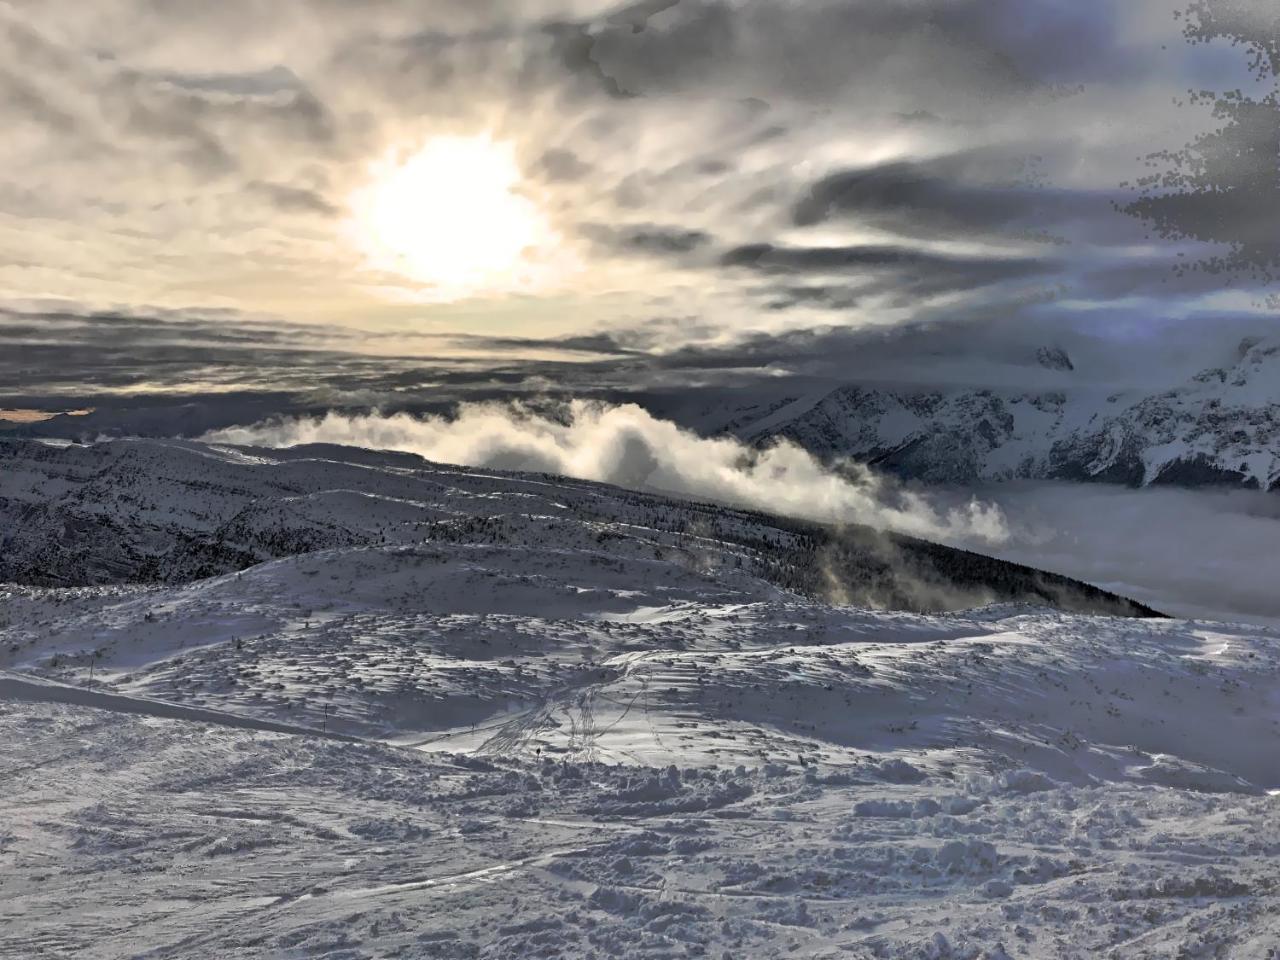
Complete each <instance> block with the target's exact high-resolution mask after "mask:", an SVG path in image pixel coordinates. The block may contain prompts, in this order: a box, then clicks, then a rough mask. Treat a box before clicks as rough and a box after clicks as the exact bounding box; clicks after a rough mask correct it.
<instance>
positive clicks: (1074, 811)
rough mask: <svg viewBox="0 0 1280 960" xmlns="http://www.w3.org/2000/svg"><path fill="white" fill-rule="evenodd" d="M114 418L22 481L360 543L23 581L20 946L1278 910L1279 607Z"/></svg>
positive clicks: (5, 637)
mask: <svg viewBox="0 0 1280 960" xmlns="http://www.w3.org/2000/svg"><path fill="white" fill-rule="evenodd" d="M124 448H126V449H125V450H122V449H121V448H118V447H116V446H115V445H107V447H106V449H97V448H90V449H89V450H87V451H86V450H78V451H72V453H73V454H74V455H75V456H74V457H70V458H69V459H66V460H58V459H57V454H58V453H59V452H58V451H53V452H52V454H51V457H52V459H44V460H41V459H39V458H38V457H33V458H32V459H31V460H30V461H23V462H22V463H21V464H20V465H19V467H20V468H19V469H18V470H16V471H15V473H16V474H23V473H24V472H27V473H28V474H30V473H31V471H37V470H38V472H39V473H40V474H41V476H42V477H43V480H42V482H43V483H46V484H49V485H51V487H52V488H53V490H55V491H56V492H57V494H58V495H59V496H73V495H75V494H76V493H78V494H79V495H80V498H79V501H78V503H79V508H80V509H81V510H84V511H85V512H86V513H87V514H89V515H96V516H102V515H103V512H104V511H105V510H106V507H107V505H108V504H113V505H114V504H117V500H116V499H115V497H116V496H119V497H120V498H121V500H120V502H121V503H123V504H127V506H125V507H116V508H114V509H115V512H113V513H112V514H111V515H112V516H114V517H119V518H130V519H131V520H133V521H134V522H135V523H136V522H137V521H138V520H140V519H147V520H148V521H149V522H151V521H154V528H153V529H154V530H155V531H161V532H163V531H170V532H171V528H170V526H169V525H170V524H176V527H175V528H181V529H184V530H188V531H197V532H199V536H203V535H204V533H203V532H204V531H207V530H210V529H230V528H228V527H227V526H226V524H227V521H226V519H225V518H226V516H227V515H228V514H227V511H230V514H229V515H230V516H232V517H234V518H235V519H236V523H237V526H235V528H234V529H235V531H236V532H235V535H234V538H233V537H232V536H231V535H230V534H228V535H227V537H226V538H224V541H223V544H224V546H223V547H220V548H218V550H215V549H213V547H212V546H210V545H209V543H207V542H206V543H202V542H200V541H199V536H197V534H196V533H192V534H191V536H192V537H193V538H194V539H193V540H192V541H191V543H192V544H195V546H192V547H191V549H192V550H195V549H196V547H198V548H199V551H200V552H199V556H201V557H204V558H205V562H208V563H213V562H214V559H216V558H219V557H222V556H223V555H224V554H223V553H220V552H219V550H228V551H229V550H232V548H233V547H234V550H235V551H240V552H241V553H243V554H244V555H245V556H246V557H248V556H250V555H253V554H255V552H257V551H263V550H266V549H267V548H266V547H264V546H263V542H262V540H261V538H262V537H263V536H264V535H269V536H270V537H273V538H276V539H275V540H273V541H272V543H274V544H275V547H272V549H275V548H276V547H278V548H279V549H281V550H283V549H285V548H286V547H287V546H289V545H290V544H292V543H294V538H295V537H296V536H297V535H296V534H295V533H291V532H290V531H293V530H294V529H295V525H298V528H299V529H305V530H312V531H327V532H329V533H330V534H332V532H333V531H339V530H340V531H344V533H343V536H348V535H350V536H352V537H355V539H357V540H358V541H359V542H356V543H345V542H336V543H333V544H331V545H327V546H323V547H322V548H320V549H312V550H307V551H306V552H302V553H297V554H287V555H282V556H277V557H275V558H274V559H265V560H263V562H257V563H254V564H253V565H251V566H248V567H245V568H243V569H239V568H232V569H229V570H227V571H226V572H222V573H219V574H218V575H215V576H211V577H205V578H200V579H194V580H188V581H186V582H175V583H132V584H131V583H114V584H100V585H96V586H79V587H64V588H49V587H39V586H17V585H8V586H3V587H0V742H3V743H5V744H6V746H5V748H4V754H3V756H4V760H5V762H4V763H3V764H2V765H0V956H4V957H9V956H13V957H40V956H47V957H68V958H69V957H76V958H89V960H97V958H104V960H105V958H116V957H134V956H148V957H152V958H166V957H168V958H184V960H185V958H217V960H224V958H248V957H264V956H266V957H328V958H373V957H387V956H401V957H415V958H416V957H444V958H455V957H470V958H492V960H507V958H512V957H521V958H523V957H574V958H576V957H583V958H585V957H601V958H603V957H650V958H657V957H685V956H707V957H715V958H722V957H725V956H729V957H752V958H755V957H778V958H781V957H796V956H809V957H853V958H859V960H869V958H891V960H899V958H900V960H923V958H934V960H937V958H952V960H957V958H974V960H977V958H981V957H986V958H991V960H996V958H1002V957H1014V958H1019V960H1058V958H1077V960H1093V958H1096V957H1108V958H1109V957H1115V958H1117V960H1123V958H1128V957H1223V958H1265V957H1267V956H1268V955H1269V954H1268V951H1269V950H1272V949H1273V948H1274V946H1275V944H1276V943H1277V942H1280V894H1278V893H1277V888H1276V885H1275V877H1274V863H1275V858H1276V856H1277V855H1280V827H1278V826H1277V825H1278V824H1280V817H1278V816H1277V814H1280V796H1278V795H1276V794H1275V793H1273V792H1271V791H1276V790H1280V752H1278V751H1277V748H1276V744H1277V743H1280V736H1278V735H1280V714H1278V713H1277V709H1276V706H1277V700H1276V691H1277V690H1278V689H1280V636H1278V635H1277V634H1275V633H1272V632H1269V631H1268V630H1265V629H1263V628H1247V627H1239V626H1230V625H1225V624H1217V623H1207V622H1190V621H1175V620H1166V619H1158V618H1146V619H1140V618H1125V617H1104V616H1090V615H1083V614H1078V613H1067V612H1062V611H1054V610H1051V609H1047V608H1044V607H1033V606H1028V605H1020V604H1012V603H1004V604H997V605H992V606H986V607H981V608H977V609H971V610H967V611H958V612H952V613H939V614H933V615H927V614H920V613H909V612H903V611H891V610H879V611H876V610H870V609H867V608H865V607H857V606H850V605H843V604H833V603H830V602H828V601H827V600H824V599H822V598H820V597H818V596H816V595H814V596H809V595H806V594H804V593H801V592H797V591H796V590H793V589H789V588H788V587H786V586H785V585H784V584H783V583H782V580H783V579H784V578H782V577H780V576H774V577H773V578H772V579H770V578H767V577H765V576H761V575H759V574H760V573H761V572H767V570H768V569H772V568H769V567H768V564H767V563H765V560H764V559H762V558H765V557H766V556H772V555H773V554H769V553H768V551H766V550H765V546H764V545H766V544H768V543H770V542H771V541H772V540H781V539H782V538H783V537H784V536H790V537H797V538H802V537H804V536H808V534H807V533H806V532H805V528H803V527H793V526H788V525H786V524H781V525H776V526H773V525H770V523H769V522H766V521H767V518H761V517H759V516H757V515H754V514H746V513H735V512H732V511H730V512H713V511H710V510H706V509H704V508H702V507H698V506H696V505H679V504H673V503H671V502H669V501H661V500H658V499H656V498H644V497H639V496H637V495H633V494H625V495H624V494H621V493H619V492H618V491H616V490H611V489H609V488H605V487H598V486H595V485H586V484H573V483H570V482H568V481H562V480H554V479H552V478H546V477H541V478H536V477H512V476H506V475H502V476H499V475H494V476H489V477H485V476H482V475H479V474H476V473H473V472H466V471H454V470H446V469H443V468H436V467H433V466H430V465H424V464H423V463H422V462H421V461H418V460H417V459H416V458H408V457H405V458H392V459H387V458H386V457H384V456H383V455H379V454H370V453H360V452H356V451H342V450H337V449H327V450H323V451H321V450H315V449H313V450H308V451H300V452H298V453H297V456H296V458H295V459H289V458H286V457H282V456H278V455H273V454H272V453H271V452H269V451H247V450H234V451H216V450H208V449H205V448H201V447H198V446H186V445H176V446H175V445H137V446H131V445H124ZM189 457H194V458H196V459H195V460H188V459H187V458H189ZM76 458H88V459H83V460H82V459H76ZM121 458H137V459H126V462H128V463H130V464H132V466H130V467H129V469H125V468H124V467H123V466H121V464H120V463H119V462H118V461H119V460H120V459H121ZM193 462H194V463H199V464H202V465H204V467H205V469H204V470H203V471H200V472H193V471H192V470H191V469H190V464H191V463H193ZM33 464H39V465H40V466H39V467H37V466H33ZM86 464H88V466H89V467H90V468H92V469H88V468H86V466H85V465H86ZM55 465H57V469H58V470H59V471H61V473H60V476H62V477H63V478H64V479H63V480H62V481H61V482H62V483H63V484H64V486H63V487H62V488H59V487H58V486H57V482H56V481H54V480H53V479H52V477H53V476H54V473H55V469H54V466H55ZM227 465H231V466H234V467H235V470H233V471H232V472H231V473H229V474H227V473H224V472H223V471H224V470H225V469H226V467H227ZM143 467H145V469H143ZM134 470H137V471H139V472H138V473H136V474H135V473H134V472H133V471H134ZM134 476H136V477H137V478H138V479H137V480H136V482H134V481H132V480H130V478H131V477H134ZM112 477H114V478H115V480H114V481H110V480H109V478H112ZM143 477H145V478H146V480H145V482H144V480H143V479H142V478H143ZM312 477H320V478H322V479H323V483H322V484H321V487H322V489H320V490H309V489H308V488H307V484H308V483H309V482H310V481H309V480H308V478H312ZM178 478H183V479H184V480H185V481H187V482H186V483H178V482H177V480H178ZM229 478H235V480H236V482H231V479H229ZM7 482H8V481H7ZM397 483H398V484H400V486H395V484H397ZM95 485H96V486H95ZM20 487H21V485H20V483H17V482H12V483H11V485H10V486H9V487H8V488H7V489H8V490H9V493H8V494H7V495H8V496H10V497H15V496H16V495H17V494H22V489H20ZM25 489H26V490H27V492H26V493H25V494H22V495H25V496H27V497H28V500H27V501H26V502H27V503H28V505H30V504H31V503H32V502H34V500H35V497H36V492H35V489H34V487H30V488H25ZM427 489H430V490H431V491H432V492H431V493H430V495H427V494H426V493H425V492H424V491H425V490H427ZM95 490H96V492H95ZM144 490H145V491H146V492H145V493H144V492H143V491H144ZM277 503H279V504H288V505H289V509H288V511H285V512H278V511H275V510H273V509H272V505H273V504H277ZM246 504H247V505H246ZM659 508H661V509H659ZM663 510H665V511H675V512H673V513H670V514H669V515H667V516H666V522H665V524H664V523H659V522H657V518H658V516H659V514H660V513H662V511H663ZM682 511H688V512H687V513H686V512H682ZM45 515H46V516H50V515H56V512H54V513H46V514H45ZM178 517H181V518H182V519H181V523H177V521H176V520H175V519H174V518H178ZM357 517H363V519H362V520H361V521H360V522H358V523H357V522H355V520H354V519H353V518H357ZM198 518H203V520H202V522H203V523H205V524H206V525H207V526H204V527H200V526H199V525H198V523H197V519H198ZM675 518H678V519H679V522H678V523H677V522H675ZM121 523H122V526H121V527H120V530H121V532H122V533H123V534H128V535H130V536H134V535H136V533H137V530H138V529H139V528H138V527H137V526H129V525H128V524H125V523H123V520H122V521H121ZM370 531H376V536H374V537H370V535H369V532H370ZM264 532H265V534H264ZM154 536H155V537H157V538H158V539H157V540H156V541H155V544H160V543H161V541H162V540H163V537H162V534H161V533H159V532H157V533H154ZM384 539H385V542H383V540H384ZM370 540H374V541H376V542H369V541H370ZM81 542H83V541H81ZM93 542H95V543H96V542H98V541H93ZM211 542H214V541H211ZM189 546H190V545H189ZM49 555H50V556H55V555H56V554H54V553H51V554H49ZM227 555H228V556H229V555H230V554H227ZM211 558H212V559H211ZM739 558H741V561H742V562H741V563H740V564H739V563H738V562H737V561H738V559H739ZM85 559H86V560H87V559H88V558H85ZM975 569H977V568H975ZM774 572H775V573H776V571H774Z"/></svg>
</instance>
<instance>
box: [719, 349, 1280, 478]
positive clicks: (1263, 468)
mask: <svg viewBox="0 0 1280 960" xmlns="http://www.w3.org/2000/svg"><path fill="white" fill-rule="evenodd" d="M1051 359H1052V358H1051ZM1045 362H1046V363H1047V362H1048V361H1045ZM1069 363H1070V361H1069V359H1067V358H1065V356H1064V357H1063V358H1059V359H1057V360H1055V361H1054V363H1053V368H1054V369H1055V370H1057V371H1058V372H1059V373H1061V372H1063V371H1067V370H1068V369H1069V368H1068V367H1067V366H1064V365H1063V364H1069ZM730 429H732V431H733V432H734V433H736V434H737V435H739V436H741V437H744V438H746V439H750V440H752V441H755V442H767V441H768V440H769V439H771V438H773V437H786V438H788V439H790V440H794V441H795V442H797V443H799V444H800V445H801V446H803V447H805V448H806V449H808V450H810V451H812V452H814V453H816V454H818V455H820V456H822V457H824V458H825V457H852V458H854V459H856V460H860V461H865V462H870V463H872V464H874V465H876V466H878V467H880V468H881V469H885V470H890V471H893V472H896V473H899V474H902V475H905V476H910V477H915V478H918V479H921V480H927V481H933V482H945V483H954V482H961V483H965V482H972V481H975V480H1008V479H1013V478H1038V479H1064V480H1101V481H1108V482H1116V483H1126V484H1130V485H1135V486H1138V485H1146V484H1152V483H1167V484H1181V485H1187V486H1198V485H1204V484H1227V485H1239V486H1251V487H1260V488H1262V489H1269V488H1270V487H1271V486H1273V485H1275V484H1276V482H1277V481H1278V480H1280V341H1255V340H1247V341H1245V342H1244V343H1242V344H1241V346H1240V351H1239V358H1238V360H1237V362H1236V363H1234V364H1233V365H1231V366H1227V367H1221V368H1213V369H1209V370H1205V371H1203V372H1201V373H1200V374H1198V375H1197V376H1196V377H1195V378H1193V379H1192V380H1191V381H1189V382H1188V383H1186V384H1184V385H1183V386H1181V387H1179V388H1177V389H1173V390H1169V391H1166V392H1163V393H1159V394H1154V395H1139V394H1132V393H1128V394H1126V393H1121V394H1112V395H1105V394H1103V393H1100V392H1098V391H1096V390H1088V389H1084V388H1081V389H1076V390H1062V389H1052V390H1046V391H1043V392H1034V391H1031V392H1028V391H1001V390H952V391H935V390H928V389H918V388H881V387H875V386H869V385H850V386H846V387H841V388H840V389H837V390H835V391H833V392H831V393H830V394H828V395H827V396H826V397H824V398H823V399H822V400H821V401H819V402H817V403H815V404H804V405H800V406H798V407H797V408H796V412H795V415H794V416H784V417H779V416H777V415H771V416H769V417H767V418H764V419H761V420H757V421H753V422H749V423H735V424H733V425H732V427H731V428H730Z"/></svg>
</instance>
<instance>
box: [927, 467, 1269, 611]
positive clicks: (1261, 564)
mask: <svg viewBox="0 0 1280 960" xmlns="http://www.w3.org/2000/svg"><path fill="white" fill-rule="evenodd" d="M975 495H976V496H979V497H981V498H982V499H983V500H984V501H986V502H989V503H992V504H994V505H996V506H997V507H998V508H999V510H1000V512H1001V514H1002V515H1003V517H1004V520H1005V523H1006V525H1007V527H1008V529H1009V531H1010V533H1009V538H1008V539H1007V540H1006V541H1005V542H1004V543H1003V544H998V545H994V546H989V545H988V546H984V545H982V544H979V543H977V542H976V541H975V542H974V543H973V544H972V546H973V547H974V549H983V550H984V552H987V553H991V554H993V555H995V556H997V557H1000V558H1002V559H1005V560H1013V561H1015V562H1018V563H1025V564H1028V565H1030V566H1034V567H1040V568H1042V569H1044V570H1052V571H1054V572H1055V573H1063V574H1066V575H1067V576H1071V577H1076V578H1077V579H1080V580H1086V581H1088V582H1090V583H1094V584H1097V585H1098V586H1100V587H1103V588H1105V589H1107V590H1111V591H1114V592H1115V593H1120V594H1123V595H1125V596H1128V597H1133V598H1134V599H1136V600H1140V601H1142V602H1144V603H1147V604H1150V605H1151V606H1153V607H1155V608H1156V609H1158V610H1162V611H1164V612H1166V613H1170V614H1173V615H1175V616H1185V617H1203V618H1207V619H1215V620H1230V621H1252V622H1255V623H1264V624H1267V625H1271V626H1280V594H1278V593H1277V590H1276V574H1275V557H1276V551H1277V549H1278V548H1280V496H1277V494H1276V493H1275V492H1270V493H1263V492H1259V491H1250V490H1211V489H1208V490H1194V489H1192V490H1187V489H1177V488H1170V487H1148V488H1145V489H1141V490H1134V489H1131V488H1128V487H1118V486H1111V485H1108V484H1080V483H1061V482H1044V481H1025V482H1018V483H1008V484H993V485H989V486H986V487H982V488H978V489H977V490H972V489H966V490H961V491H956V492H955V497H956V499H955V501H953V502H955V503H965V502H967V501H968V500H969V499H970V498H972V497H974V496H975ZM932 496H934V498H935V502H936V503H938V504H940V505H942V504H945V503H946V494H945V492H943V491H935V492H933V494H932ZM940 509H944V507H942V506H940ZM959 545H961V546H963V545H964V544H963V543H960V544H959Z"/></svg>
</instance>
